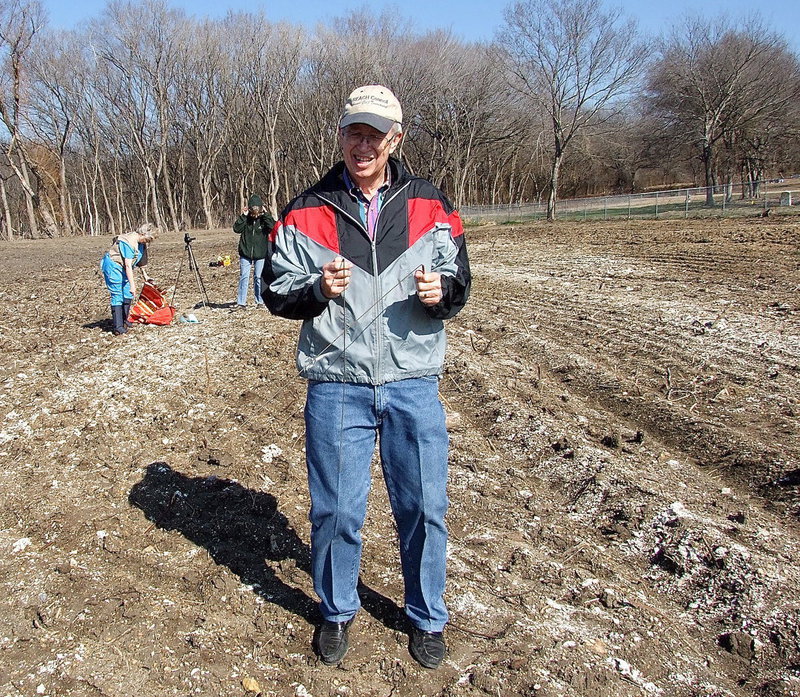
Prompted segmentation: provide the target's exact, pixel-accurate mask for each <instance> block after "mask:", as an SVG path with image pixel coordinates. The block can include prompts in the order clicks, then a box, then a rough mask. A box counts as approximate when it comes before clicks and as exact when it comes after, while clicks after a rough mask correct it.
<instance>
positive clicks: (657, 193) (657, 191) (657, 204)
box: [656, 191, 658, 220]
mask: <svg viewBox="0 0 800 697" xmlns="http://www.w3.org/2000/svg"><path fill="white" fill-rule="evenodd" d="M656 220H658V191H656Z"/></svg>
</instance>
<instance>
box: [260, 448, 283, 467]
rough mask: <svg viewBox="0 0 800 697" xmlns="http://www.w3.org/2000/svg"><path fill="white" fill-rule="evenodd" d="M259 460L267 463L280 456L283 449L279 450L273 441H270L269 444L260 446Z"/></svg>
mask: <svg viewBox="0 0 800 697" xmlns="http://www.w3.org/2000/svg"><path fill="white" fill-rule="evenodd" d="M261 453H262V455H261V462H263V463H264V464H265V465H269V464H271V463H272V461H273V460H274V459H275V458H276V457H280V456H281V455H283V450H281V449H280V448H279V447H278V446H277V445H275V443H270V444H269V445H265V446H264V447H263V448H261Z"/></svg>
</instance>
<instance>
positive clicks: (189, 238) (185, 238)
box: [183, 232, 197, 247]
mask: <svg viewBox="0 0 800 697" xmlns="http://www.w3.org/2000/svg"><path fill="white" fill-rule="evenodd" d="M196 239H197V238H196V237H192V236H190V235H189V233H188V232H186V233H184V235H183V243H184V244H185V245H186V246H187V247H188V246H189V245H190V244H191V243H192V242H194V241H195V240H196Z"/></svg>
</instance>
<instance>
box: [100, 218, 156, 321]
mask: <svg viewBox="0 0 800 697" xmlns="http://www.w3.org/2000/svg"><path fill="white" fill-rule="evenodd" d="M158 233H159V230H158V228H157V227H156V226H155V225H153V224H152V223H145V224H144V225H142V226H141V227H139V228H138V229H136V230H134V231H133V232H126V233H123V234H122V235H118V236H117V237H115V238H114V241H113V243H112V245H111V249H109V250H108V251H107V252H106V253H105V255H104V256H103V259H102V260H101V261H100V270H101V271H102V272H103V279H104V280H105V282H106V287H107V288H108V292H109V293H110V294H111V322H112V330H111V331H112V333H113V334H114V336H120V335H121V334H125V333H126V332H127V331H128V327H129V326H130V323H129V322H128V315H129V314H130V311H131V303H132V302H133V301H134V299H135V298H136V280H135V279H134V276H133V269H134V267H137V268H138V269H139V270H140V271H141V272H142V277H143V278H144V280H145V282H147V281H148V280H150V279H149V276H148V275H147V271H145V268H144V267H145V266H147V256H148V254H147V250H148V245H149V244H150V243H151V242H152V241H153V240H155V239H156V238H157V237H158Z"/></svg>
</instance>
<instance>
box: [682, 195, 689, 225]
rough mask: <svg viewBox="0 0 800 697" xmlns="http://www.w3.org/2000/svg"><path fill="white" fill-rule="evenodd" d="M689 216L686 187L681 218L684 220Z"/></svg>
mask: <svg viewBox="0 0 800 697" xmlns="http://www.w3.org/2000/svg"><path fill="white" fill-rule="evenodd" d="M688 217H689V189H686V202H685V204H684V209H683V219H684V220H686V219H687V218H688Z"/></svg>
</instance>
